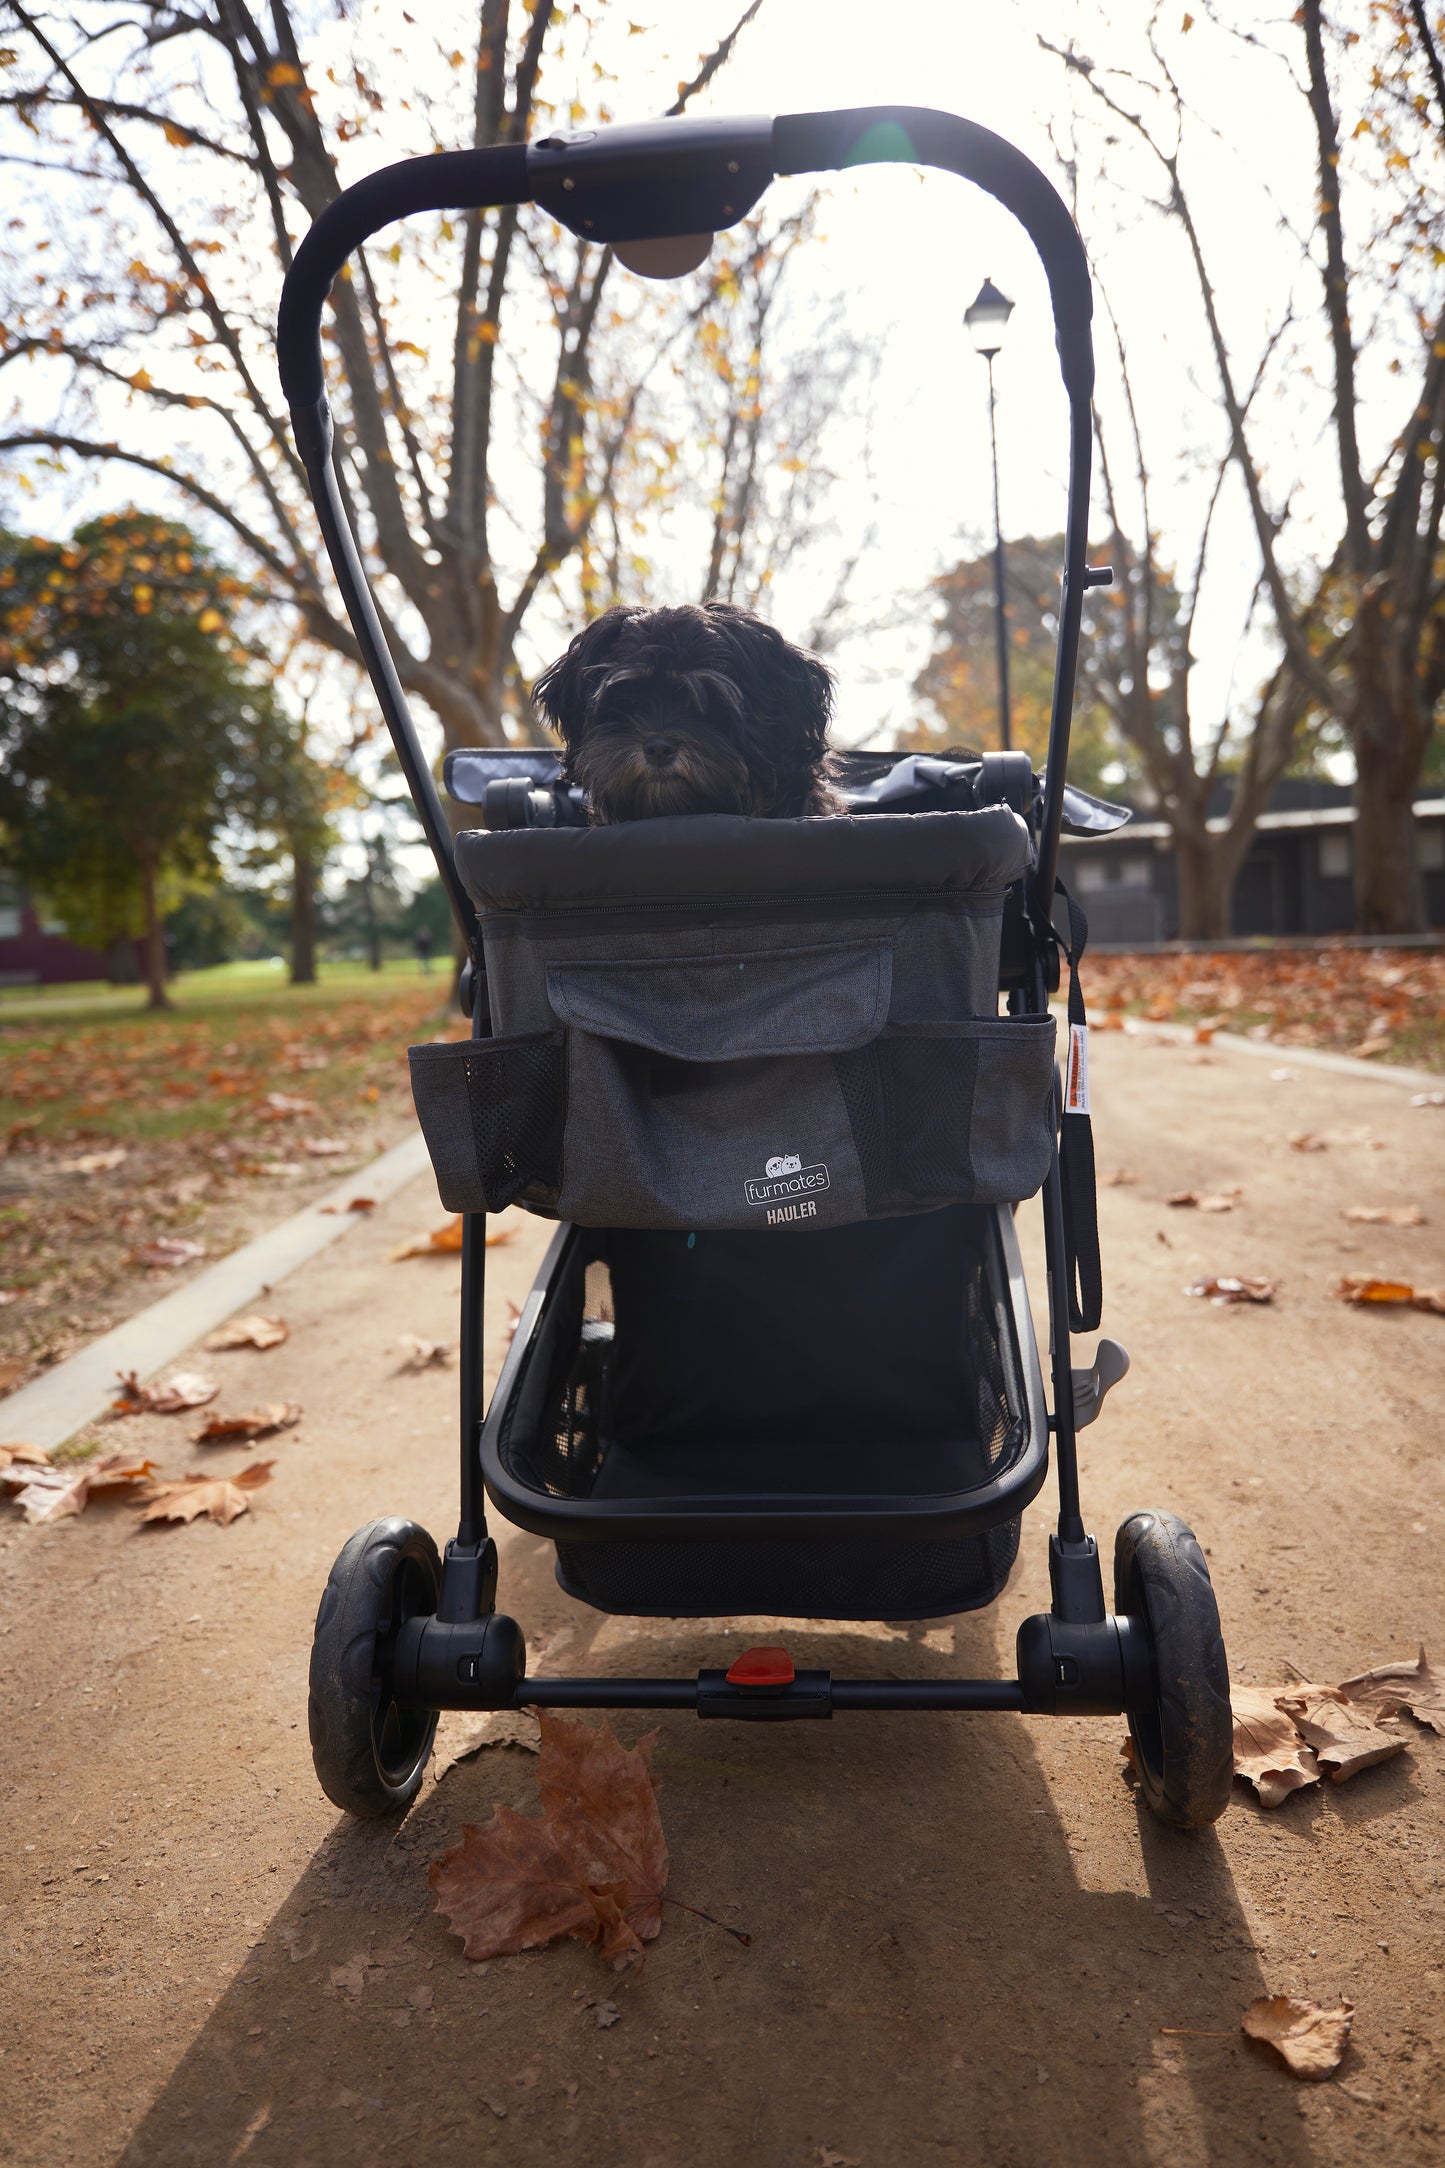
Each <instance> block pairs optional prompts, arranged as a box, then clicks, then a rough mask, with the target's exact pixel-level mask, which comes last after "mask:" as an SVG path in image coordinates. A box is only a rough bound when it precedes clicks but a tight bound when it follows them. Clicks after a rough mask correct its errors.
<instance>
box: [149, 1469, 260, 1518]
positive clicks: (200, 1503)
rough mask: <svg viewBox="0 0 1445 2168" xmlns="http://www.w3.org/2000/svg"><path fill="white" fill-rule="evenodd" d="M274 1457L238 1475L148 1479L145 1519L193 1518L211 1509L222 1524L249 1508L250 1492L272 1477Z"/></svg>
mask: <svg viewBox="0 0 1445 2168" xmlns="http://www.w3.org/2000/svg"><path fill="white" fill-rule="evenodd" d="M275 1465H276V1463H275V1462H274V1461H272V1460H253V1461H252V1463H251V1465H250V1467H249V1468H242V1469H241V1470H240V1472H239V1474H237V1475H183V1476H166V1477H162V1478H161V1479H160V1480H159V1481H158V1482H154V1483H149V1484H147V1486H146V1489H145V1491H144V1493H143V1496H144V1498H145V1499H146V1501H147V1503H146V1508H145V1511H144V1512H143V1513H142V1515H141V1519H142V1520H143V1521H193V1520H195V1518H196V1517H197V1515H198V1514H201V1513H209V1515H210V1517H211V1519H212V1520H213V1521H218V1522H219V1523H220V1525H221V1527H222V1528H229V1527H230V1525H231V1523H232V1521H234V1520H236V1519H238V1518H239V1516H240V1515H241V1514H243V1513H246V1512H249V1510H250V1505H251V1499H250V1493H251V1492H252V1491H253V1490H257V1489H259V1487H260V1485H261V1484H263V1483H269V1482H270V1480H271V1470H272V1469H273V1468H274V1467H275Z"/></svg>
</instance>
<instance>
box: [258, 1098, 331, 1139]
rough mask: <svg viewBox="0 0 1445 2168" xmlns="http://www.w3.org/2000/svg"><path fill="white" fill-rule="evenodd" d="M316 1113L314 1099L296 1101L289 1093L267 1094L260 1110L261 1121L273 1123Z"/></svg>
mask: <svg viewBox="0 0 1445 2168" xmlns="http://www.w3.org/2000/svg"><path fill="white" fill-rule="evenodd" d="M318 1111H319V1110H318V1108H317V1105H316V1101H315V1100H314V1099H298V1098H296V1097H295V1095H294V1094H293V1093H291V1092H267V1094H266V1097H265V1099H264V1100H263V1101H262V1103H261V1108H260V1114H261V1119H262V1121H273V1122H274V1121H283V1120H284V1119H285V1118H286V1116H287V1115H290V1114H315V1113H317V1112H318ZM303 1149H304V1147H303Z"/></svg>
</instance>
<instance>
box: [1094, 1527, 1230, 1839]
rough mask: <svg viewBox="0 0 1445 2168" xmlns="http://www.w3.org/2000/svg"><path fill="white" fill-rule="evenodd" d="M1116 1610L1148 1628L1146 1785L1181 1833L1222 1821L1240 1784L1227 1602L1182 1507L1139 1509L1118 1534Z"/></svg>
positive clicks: (1139, 1764) (1139, 1730)
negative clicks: (1150, 1680) (1179, 1512)
mask: <svg viewBox="0 0 1445 2168" xmlns="http://www.w3.org/2000/svg"><path fill="white" fill-rule="evenodd" d="M1114 1608H1115V1610H1116V1611H1118V1612H1120V1613H1122V1614H1123V1615H1125V1616H1127V1617H1129V1618H1134V1619H1139V1620H1140V1621H1141V1622H1142V1623H1143V1625H1144V1626H1145V1627H1146V1628H1147V1630H1148V1634H1149V1639H1150V1642H1151V1644H1152V1646H1153V1651H1154V1663H1155V1668H1156V1671H1157V1675H1158V1684H1159V1693H1158V1700H1157V1702H1156V1703H1155V1706H1154V1708H1153V1709H1152V1710H1140V1711H1137V1712H1135V1713H1134V1714H1132V1715H1131V1716H1130V1718H1129V1730H1130V1733H1131V1735H1132V1737H1133V1740H1134V1759H1135V1766H1136V1769H1137V1772H1138V1777H1139V1788H1140V1790H1141V1792H1142V1793H1143V1795H1144V1803H1145V1805H1146V1806H1147V1807H1148V1808H1149V1811H1150V1813H1151V1814H1154V1815H1156V1816H1157V1817H1158V1819H1159V1820H1160V1821H1161V1822H1168V1823H1169V1824H1170V1825H1171V1827H1173V1828H1175V1829H1203V1828H1205V1827H1207V1825H1208V1824H1209V1823H1210V1822H1217V1821H1218V1820H1219V1817H1220V1815H1221V1814H1223V1812H1224V1810H1225V1808H1226V1807H1227V1806H1228V1805H1229V1798H1230V1793H1231V1792H1232V1791H1233V1789H1234V1719H1233V1717H1232V1715H1231V1713H1230V1707H1229V1662H1228V1659H1227V1658H1226V1656H1225V1653H1224V1637H1223V1635H1222V1634H1221V1632H1220V1630H1219V1606H1218V1604H1217V1603H1216V1602H1215V1599H1214V1588H1213V1584H1212V1583H1211V1581H1210V1578H1209V1568H1208V1566H1207V1565H1206V1564H1205V1562H1204V1553H1203V1552H1202V1551H1201V1550H1200V1548H1199V1545H1198V1543H1197V1541H1196V1540H1195V1536H1194V1532H1193V1530H1192V1529H1191V1528H1189V1527H1188V1526H1187V1525H1186V1524H1185V1523H1184V1522H1183V1521H1181V1520H1179V1519H1178V1518H1177V1517H1176V1515H1174V1514H1173V1513H1135V1514H1131V1516H1130V1517H1129V1519H1128V1520H1127V1521H1125V1523H1124V1525H1123V1527H1122V1528H1121V1529H1120V1530H1119V1533H1118V1535H1117V1536H1116V1537H1115V1539H1114Z"/></svg>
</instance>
